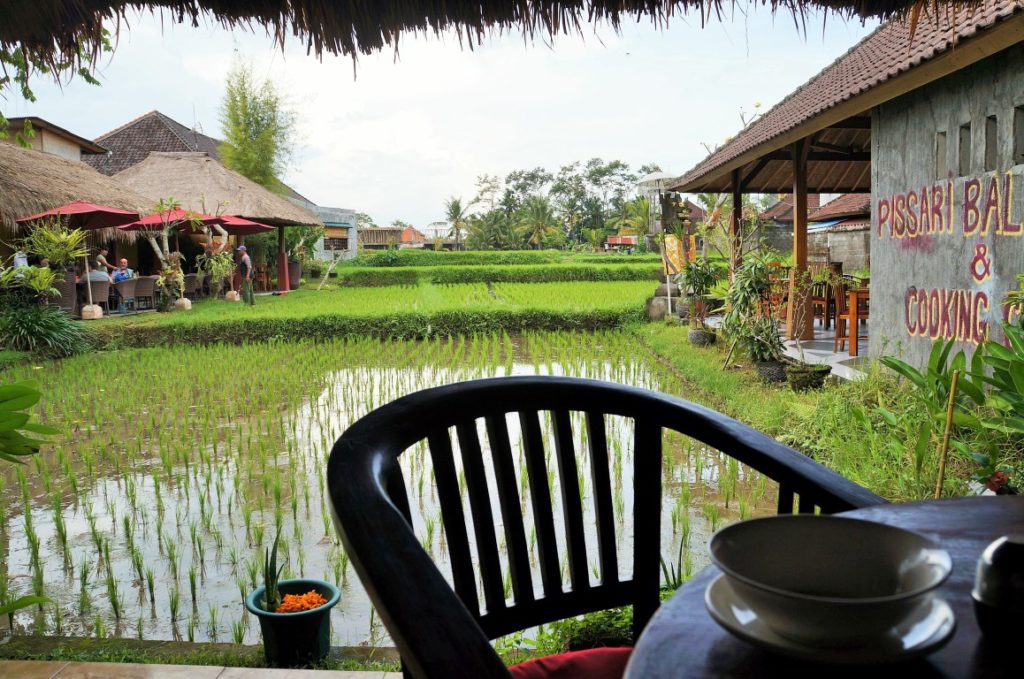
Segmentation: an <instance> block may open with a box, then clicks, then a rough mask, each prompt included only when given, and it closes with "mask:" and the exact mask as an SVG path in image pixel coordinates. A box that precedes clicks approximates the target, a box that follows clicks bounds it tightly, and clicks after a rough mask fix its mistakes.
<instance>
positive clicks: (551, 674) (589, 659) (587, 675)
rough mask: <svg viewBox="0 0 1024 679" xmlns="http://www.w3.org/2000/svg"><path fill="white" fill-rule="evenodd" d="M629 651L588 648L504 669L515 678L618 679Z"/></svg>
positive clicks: (528, 661) (627, 659)
mask: <svg viewBox="0 0 1024 679" xmlns="http://www.w3.org/2000/svg"><path fill="white" fill-rule="evenodd" d="M632 652H633V649H632V648H592V649H589V650H586V651H573V652H571V653H559V654H558V655H548V656H544V657H543V658H534V659H533V660H527V661H526V662H522V663H519V664H518V665H513V666H512V667H510V668H508V671H509V672H511V673H512V676H513V677H514V678H515V679H622V675H623V674H624V673H625V672H626V663H627V662H628V661H629V654H630V653H632Z"/></svg>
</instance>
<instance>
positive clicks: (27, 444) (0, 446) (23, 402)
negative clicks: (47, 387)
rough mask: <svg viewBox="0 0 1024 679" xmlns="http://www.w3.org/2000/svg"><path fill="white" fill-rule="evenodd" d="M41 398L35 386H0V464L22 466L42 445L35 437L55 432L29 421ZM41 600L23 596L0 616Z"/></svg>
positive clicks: (1, 606) (0, 604)
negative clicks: (7, 463) (9, 463)
mask: <svg viewBox="0 0 1024 679" xmlns="http://www.w3.org/2000/svg"><path fill="white" fill-rule="evenodd" d="M41 397H42V394H41V393H40V392H39V387H38V385H37V384H36V383H35V382H16V383H14V384H4V385H0V460H4V461H6V462H12V463H14V464H24V458H25V457H27V456H29V455H34V454H35V453H38V452H39V447H40V446H41V445H42V444H43V443H45V441H43V440H41V439H39V438H36V437H37V436H52V435H54V434H56V433H57V431H56V430H54V429H52V428H50V427H46V426H43V425H41V424H39V423H37V422H33V421H32V415H31V414H30V413H29V412H28V410H29V408H31V407H32V406H34V405H35V404H36V403H38V402H39V399H40V398H41ZM49 602H50V600H49V599H47V598H46V597H42V596H23V597H20V598H18V599H15V600H14V601H0V615H8V616H11V615H13V613H14V612H15V611H18V610H21V609H23V608H28V607H29V606H35V605H39V604H45V603H49Z"/></svg>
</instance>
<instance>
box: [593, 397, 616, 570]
mask: <svg viewBox="0 0 1024 679" xmlns="http://www.w3.org/2000/svg"><path fill="white" fill-rule="evenodd" d="M586 419H587V441H588V443H589V444H590V473H591V477H592V481H593V483H594V513H595V515H596V519H597V553H598V557H599V559H600V569H601V584H603V585H607V584H610V583H613V582H618V581H619V559H618V556H617V554H616V551H615V550H616V540H615V510H614V508H613V507H612V484H611V472H610V471H609V469H608V437H607V434H606V433H605V430H604V415H602V414H601V413H595V412H588V413H587V414H586Z"/></svg>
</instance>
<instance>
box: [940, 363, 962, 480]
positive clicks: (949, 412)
mask: <svg viewBox="0 0 1024 679" xmlns="http://www.w3.org/2000/svg"><path fill="white" fill-rule="evenodd" d="M959 380H960V371H959V370H954V371H953V380H952V381H951V382H950V384H949V402H948V403H947V404H946V428H945V431H943V432H942V445H941V446H940V447H939V480H938V481H937V482H936V484H935V499H936V500H938V499H939V498H940V497H941V496H942V482H943V481H944V480H945V477H946V454H947V453H948V452H949V435H950V432H951V431H952V429H953V404H954V403H955V402H956V384H957V382H958V381H959Z"/></svg>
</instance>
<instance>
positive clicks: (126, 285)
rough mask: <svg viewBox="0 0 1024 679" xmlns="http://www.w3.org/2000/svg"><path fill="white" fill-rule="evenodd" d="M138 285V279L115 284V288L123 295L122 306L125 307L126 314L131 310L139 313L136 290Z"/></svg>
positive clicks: (129, 279)
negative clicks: (136, 305)
mask: <svg viewBox="0 0 1024 679" xmlns="http://www.w3.org/2000/svg"><path fill="white" fill-rule="evenodd" d="M137 285H138V279H137V278H128V279H126V280H123V281H118V282H117V283H114V288H116V289H117V292H118V293H119V294H120V295H121V304H122V305H123V306H124V310H125V312H127V311H128V310H129V309H131V310H132V311H137V309H136V308H135V289H136V287H137Z"/></svg>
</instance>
